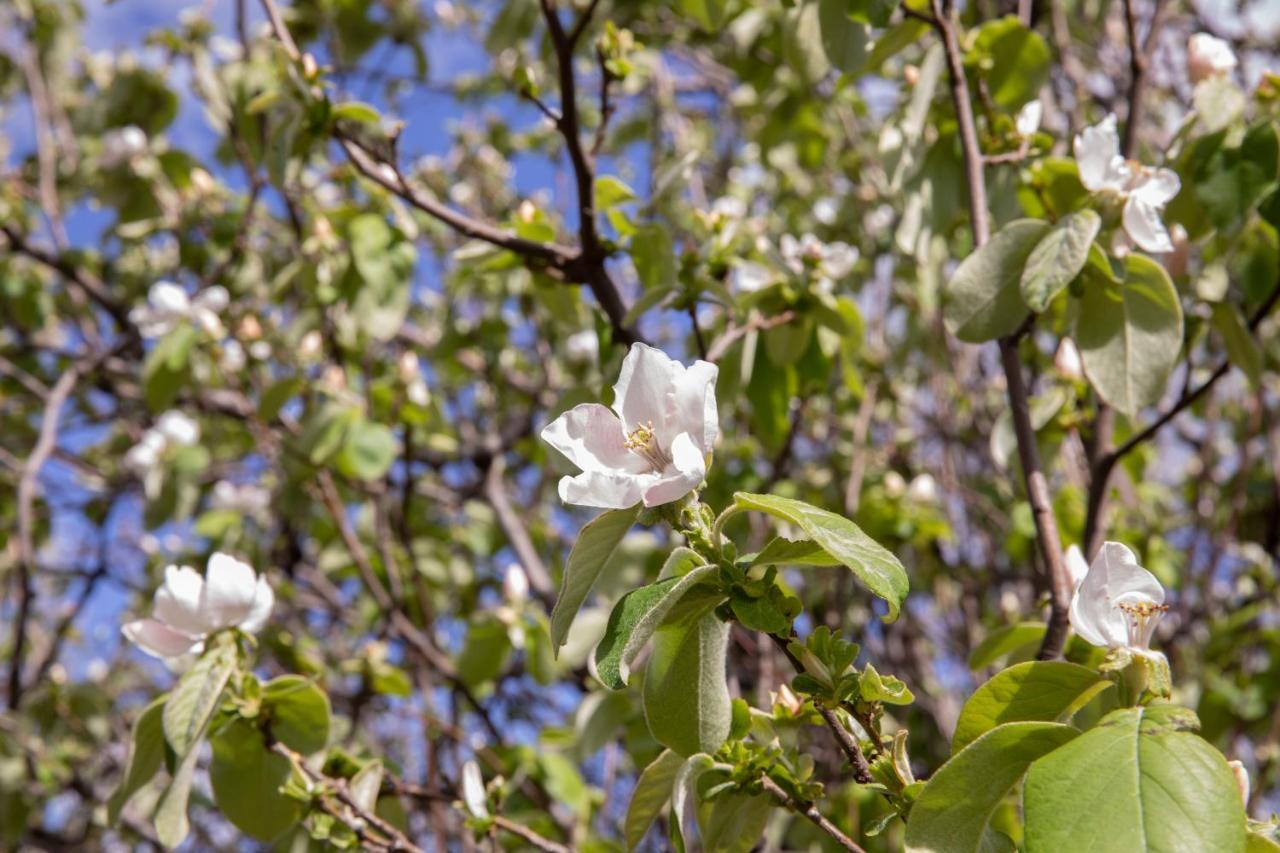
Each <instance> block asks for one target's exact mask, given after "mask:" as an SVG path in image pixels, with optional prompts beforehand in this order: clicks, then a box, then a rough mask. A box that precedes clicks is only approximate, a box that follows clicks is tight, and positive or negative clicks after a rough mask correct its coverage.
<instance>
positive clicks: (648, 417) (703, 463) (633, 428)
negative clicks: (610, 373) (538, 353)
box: [542, 344, 720, 509]
mask: <svg viewBox="0 0 1280 853" xmlns="http://www.w3.org/2000/svg"><path fill="white" fill-rule="evenodd" d="M718 374H719V369H718V368H717V367H716V366H715V365H714V364H711V363H709V362H706V361H696V362H694V363H693V365H691V366H690V367H685V366H684V365H683V364H681V363H680V362H678V361H675V360H673V359H671V358H669V357H668V356H667V355H666V354H665V353H663V352H662V351H661V350H659V349H655V348H653V347H651V346H647V345H645V344H633V345H632V347H631V351H630V352H628V353H627V357H626V358H625V359H624V360H623V362H622V372H621V374H620V375H619V376H618V382H617V384H615V385H614V386H613V390H614V400H613V409H612V410H610V409H608V408H606V407H605V406H602V405H600V404H599V403H583V404H581V405H578V406H575V407H574V408H572V409H570V410H569V411H567V412H565V413H564V414H562V415H561V416H560V417H558V418H556V419H555V420H554V421H553V422H551V423H550V424H548V425H547V427H546V428H545V429H543V430H542V440H543V441H545V442H547V443H548V444H550V445H551V446H552V447H554V448H555V449H556V450H558V451H560V452H561V453H562V454H564V455H565V456H566V457H567V458H568V459H569V461H571V462H573V463H574V464H575V465H577V466H578V467H579V468H581V469H582V473H580V474H578V475H577V476H573V477H564V478H562V479H561V480H560V499H561V500H563V501H564V502H565V503H569V504H576V505H578V506H591V507H600V508H603V509H624V508H626V507H631V506H635V505H636V504H637V503H639V502H641V501H643V502H644V505H645V506H650V507H652V506H659V505H661V504H666V503H670V502H671V501H674V500H677V499H679V498H682V497H684V496H685V495H687V494H688V493H689V492H691V491H693V490H694V489H695V488H697V487H698V484H700V483H701V482H702V480H703V478H704V477H705V476H706V473H707V456H708V455H709V454H710V453H711V450H712V447H713V446H714V445H715V441H716V438H717V437H718V436H719V434H720V421H719V416H718V413H717V409H716V394H715V387H716V377H717V375H718Z"/></svg>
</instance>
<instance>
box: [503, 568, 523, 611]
mask: <svg viewBox="0 0 1280 853" xmlns="http://www.w3.org/2000/svg"><path fill="white" fill-rule="evenodd" d="M502 597H503V598H505V599H506V600H507V603H508V604H512V605H516V604H520V603H521V602H523V601H525V600H527V599H528V598H529V577H528V575H526V574H525V573H524V569H522V568H521V567H520V564H519V563H512V564H511V565H509V566H507V573H506V574H505V575H503V576H502Z"/></svg>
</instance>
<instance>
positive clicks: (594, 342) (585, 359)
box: [564, 329, 600, 364]
mask: <svg viewBox="0 0 1280 853" xmlns="http://www.w3.org/2000/svg"><path fill="white" fill-rule="evenodd" d="M564 351H565V355H566V356H568V358H569V361H572V362H574V363H576V364H589V363H590V362H593V361H597V360H598V359H599V358H600V336H599V335H597V334H596V333H595V331H594V330H592V329H584V330H582V331H581V332H574V333H573V334H572V335H570V336H569V338H568V340H566V341H565V342H564Z"/></svg>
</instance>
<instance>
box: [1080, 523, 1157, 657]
mask: <svg viewBox="0 0 1280 853" xmlns="http://www.w3.org/2000/svg"><path fill="white" fill-rule="evenodd" d="M1168 609H1169V608H1168V606H1167V605H1166V604H1165V603H1164V588H1163V587H1162V586H1160V581H1158V580H1156V576H1155V575H1153V574H1151V572H1149V571H1147V570H1146V569H1144V568H1142V566H1139V565H1138V560H1137V558H1136V557H1135V556H1134V555H1133V552H1132V551H1130V550H1129V549H1128V548H1126V547H1125V546H1124V545H1121V544H1120V543H1119V542H1106V543H1104V544H1103V546H1102V550H1100V551H1098V556H1096V557H1094V558H1093V563H1091V564H1090V565H1089V571H1088V573H1087V574H1086V575H1085V577H1084V581H1083V582H1081V584H1080V585H1079V587H1077V588H1076V591H1075V595H1074V596H1073V597H1072V599H1071V627H1072V628H1074V629H1075V631H1076V633H1077V634H1079V635H1080V636H1081V637H1083V638H1084V639H1085V640H1086V641H1087V642H1089V643H1092V644H1093V645H1095V646H1101V647H1103V648H1109V649H1129V650H1130V651H1139V652H1144V651H1146V650H1147V649H1148V648H1149V646H1150V645H1151V635H1152V634H1153V633H1154V632H1155V629H1156V623H1157V622H1159V621H1160V616H1161V614H1163V613H1164V612H1165V611H1166V610H1168Z"/></svg>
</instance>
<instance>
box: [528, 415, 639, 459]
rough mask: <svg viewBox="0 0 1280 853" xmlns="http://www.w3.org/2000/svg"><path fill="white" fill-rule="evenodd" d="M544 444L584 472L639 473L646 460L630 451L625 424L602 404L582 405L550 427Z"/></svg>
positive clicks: (544, 429)
mask: <svg viewBox="0 0 1280 853" xmlns="http://www.w3.org/2000/svg"><path fill="white" fill-rule="evenodd" d="M542 440H543V441H545V442H546V443H547V444H550V445H551V446H552V447H554V448H555V449H556V450H558V451H560V452H561V453H562V454H564V456H565V458H567V459H568V460H569V461H570V462H572V463H573V464H574V465H577V466H578V467H579V468H581V469H582V470H583V471H597V472H608V471H623V472H632V473H638V472H639V471H641V470H643V469H644V460H643V458H642V457H640V456H639V455H638V454H636V453H632V452H631V451H630V450H628V449H627V444H626V442H627V436H626V433H624V432H623V431H622V422H621V421H619V420H618V416H617V415H615V414H614V413H613V412H612V411H610V410H609V409H607V408H605V407H604V406H602V405H600V404H599V403H583V404H581V405H578V406H574V407H573V408H572V409H570V410H569V411H567V412H565V413H564V414H562V415H561V416H560V417H558V418H556V419H555V420H554V421H552V422H551V423H549V424H547V426H546V427H544V428H543V430H542Z"/></svg>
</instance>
